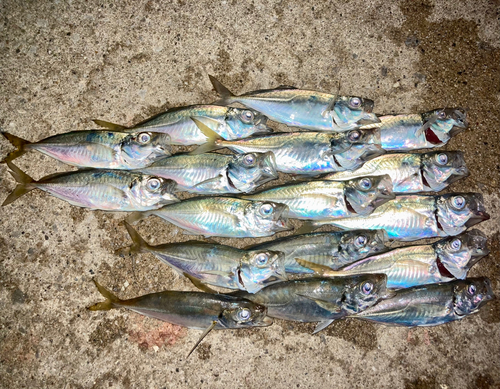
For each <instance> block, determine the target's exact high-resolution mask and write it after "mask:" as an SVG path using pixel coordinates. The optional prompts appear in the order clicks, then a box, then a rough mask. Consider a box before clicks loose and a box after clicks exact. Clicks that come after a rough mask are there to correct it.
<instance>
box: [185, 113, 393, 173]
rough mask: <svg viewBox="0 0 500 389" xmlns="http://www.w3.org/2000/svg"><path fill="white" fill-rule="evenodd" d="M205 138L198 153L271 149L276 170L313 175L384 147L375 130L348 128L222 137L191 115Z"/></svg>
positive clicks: (352, 164)
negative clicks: (342, 130)
mask: <svg viewBox="0 0 500 389" xmlns="http://www.w3.org/2000/svg"><path fill="white" fill-rule="evenodd" d="M193 121H194V122H195V123H196V124H197V125H198V127H199V128H200V130H201V131H202V132H203V133H204V134H205V135H206V136H207V137H208V141H207V142H206V143H205V144H204V145H202V146H200V147H198V148H197V149H196V150H194V151H193V152H192V153H193V154H202V153H206V152H208V151H213V150H217V149H220V148H225V147H227V148H229V149H231V150H232V151H234V152H235V153H252V152H254V153H255V152H257V153H265V152H269V151H271V152H273V153H274V156H275V159H276V169H277V170H278V171H279V172H283V173H291V174H297V175H305V176H315V175H319V174H324V173H332V172H336V171H342V170H346V169H355V168H358V167H360V166H361V165H362V164H363V163H364V162H365V161H367V160H369V159H372V158H375V157H377V156H379V155H381V154H383V153H384V152H385V151H383V150H382V148H381V146H380V140H379V138H378V136H377V133H378V131H373V130H366V131H360V130H352V131H348V132H342V133H337V132H331V133H328V132H304V131H303V132H280V133H273V134H267V135H256V136H253V137H249V138H245V139H239V140H232V141H228V140H224V139H222V138H221V137H219V136H218V135H217V134H215V133H214V132H213V131H211V130H210V128H208V127H207V126H205V125H204V124H203V123H201V122H200V121H198V120H197V119H195V118H193Z"/></svg>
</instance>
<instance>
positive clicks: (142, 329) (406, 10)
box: [0, 0, 500, 389]
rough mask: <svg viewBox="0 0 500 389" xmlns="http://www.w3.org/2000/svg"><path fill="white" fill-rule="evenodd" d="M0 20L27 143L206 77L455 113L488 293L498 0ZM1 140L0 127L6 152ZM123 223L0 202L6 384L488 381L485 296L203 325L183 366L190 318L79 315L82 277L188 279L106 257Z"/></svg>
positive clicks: (131, 282) (133, 282)
mask: <svg viewBox="0 0 500 389" xmlns="http://www.w3.org/2000/svg"><path fill="white" fill-rule="evenodd" d="M0 20H1V23H0V54H1V56H0V88H1V89H0V91H1V93H0V99H1V100H0V128H1V129H2V130H3V131H9V132H11V133H14V134H15V135H17V136H21V137H23V138H27V139H29V140H33V141H34V140H39V139H42V138H45V137H47V136H50V135H54V134H59V133H63V132H67V131H70V130H84V129H90V128H92V127H93V126H92V122H91V119H93V118H101V119H104V120H108V121H111V122H117V123H122V124H126V125H131V124H133V123H136V122H139V121H141V120H143V119H146V118H147V117H149V116H152V115H154V114H156V113H159V112H161V111H164V110H165V109H166V108H168V107H173V106H180V105H186V104H193V103H204V102H211V101H214V100H215V99H216V94H215V92H214V91H213V90H212V88H211V85H210V82H209V80H208V76H207V75H208V74H213V75H215V76H217V77H218V78H219V79H220V80H221V81H222V82H223V83H224V84H225V85H227V86H228V87H229V88H230V89H231V90H234V91H235V92H236V93H238V92H245V91H249V90H254V89H259V88H269V87H274V86H278V85H281V84H288V85H290V84H291V85H296V86H300V87H305V88H311V89H319V90H323V91H332V92H336V91H337V90H339V88H340V91H341V93H343V94H357V95H361V96H366V97H369V98H372V99H374V100H375V102H376V112H378V113H397V112H419V111H426V110H429V109H432V108H435V107H442V106H462V107H466V108H468V109H469V116H470V122H471V128H470V129H469V130H468V131H466V132H465V133H462V134H460V135H459V136H458V137H457V138H455V139H453V140H452V141H451V142H450V144H449V145H448V146H447V149H449V150H452V149H460V150H463V151H464V152H465V156H466V161H467V163H468V166H469V168H470V170H471V172H472V174H471V176H470V177H469V178H467V179H466V180H464V181H463V182H459V183H457V184H455V185H454V186H453V188H452V189H453V190H469V191H479V192H482V193H484V195H485V199H486V202H487V207H488V211H489V212H490V213H491V214H492V219H491V220H489V221H488V222H485V223H483V224H482V225H481V226H480V229H481V230H483V231H484V232H486V233H487V235H488V236H489V238H490V241H489V243H490V246H491V249H492V252H491V254H490V256H489V257H487V258H485V259H483V260H482V261H481V262H480V263H479V264H478V265H477V266H476V267H475V268H474V269H473V270H472V272H471V273H472V275H485V276H488V277H490V278H491V279H492V283H493V287H494V290H495V292H496V293H497V295H498V294H500V282H499V276H500V265H499V263H500V262H499V255H500V247H499V235H500V226H499V220H500V209H499V201H498V198H499V185H500V162H499V154H500V151H499V150H500V145H499V143H500V142H499V122H500V117H499V116H500V115H499V108H500V102H499V98H500V94H499V93H500V92H499V85H500V69H499V67H500V65H499V64H500V38H499V37H500V27H499V26H500V24H499V3H498V2H495V1H486V0H481V1H474V2H471V1H465V0H464V1H436V2H432V1H412V0H408V1H402V2H391V1H380V0H368V1H349V2H343V1H337V2H330V1H318V2H302V1H298V0H290V1H257V0H256V1H237V0H233V1H220V2H215V1H214V2H212V1H197V2H190V1H183V0H179V1H172V2H169V1H164V2H158V1H154V0H150V1H143V0H139V1H132V0H125V1H97V0H90V1H81V0H80V1H54V2H48V1H25V2H19V1H15V0H3V1H2V2H0ZM339 85H340V86H339ZM273 125H274V124H273ZM274 126H275V128H279V129H284V127H283V126H278V125H274ZM11 149H12V148H11V146H10V145H9V144H8V143H7V142H5V141H4V140H2V141H0V156H1V157H3V156H5V154H6V153H7V152H8V151H10V150H11ZM18 165H19V166H20V167H21V168H22V169H23V170H26V171H27V172H28V173H29V174H30V175H32V176H33V177H35V178H40V177H42V176H44V175H46V174H50V173H53V172H56V171H64V170H68V168H67V167H66V166H65V165H63V164H61V163H58V162H55V161H53V160H51V159H49V158H48V157H44V156H42V155H41V154H39V153H35V152H32V153H29V154H27V155H26V156H24V157H22V158H21V159H19V160H18ZM0 182H1V184H0V199H1V200H2V201H3V199H4V198H5V197H6V196H7V194H8V193H9V192H10V191H11V190H12V189H13V188H14V187H15V183H14V180H13V179H12V177H10V175H9V174H8V172H7V168H6V166H5V165H1V166H0ZM273 184H274V183H273ZM123 218H124V215H123V214H119V213H115V214H112V213H105V212H91V211H88V210H84V209H79V208H75V207H72V206H70V205H69V204H67V203H65V202H63V201H60V200H58V199H56V198H54V197H51V196H49V195H47V194H45V193H43V192H40V191H34V192H31V193H29V194H28V195H26V196H24V197H23V198H21V199H19V200H18V201H16V202H15V203H13V204H11V205H9V206H8V207H5V208H2V209H0V231H1V234H0V386H1V387H3V388H21V387H31V388H33V387H58V388H102V387H114V388H130V387H134V388H170V387H214V388H215V387H224V388H233V387H238V388H240V387H248V388H254V387H262V388H271V387H275V388H282V387H283V388H284V387H300V388H304V387H310V388H313V387H314V388H318V387H339V388H340V387H342V388H343V387H346V388H347V387H349V388H353V387H368V386H370V387H373V388H395V387H398V388H403V387H404V388H440V389H444V388H488V387H491V388H493V387H500V304H499V302H498V300H497V301H494V302H492V303H490V304H489V305H487V306H486V307H485V308H484V309H483V310H482V311H481V312H480V313H479V314H477V315H474V316H472V317H468V318H466V319H465V320H462V321H460V322H455V323H451V324H448V325H443V326H439V327H433V328H415V329H407V328H395V327H384V326H381V325H375V324H370V323H366V322H358V321H356V320H346V321H339V322H338V323H335V324H333V325H332V326H331V327H330V328H328V329H327V330H326V331H324V332H322V333H320V334H318V335H315V336H312V335H310V332H311V330H312V328H313V326H312V325H303V324H298V323H292V322H284V321H279V320H277V321H276V323H275V325H273V326H271V327H268V328H264V329H255V330H243V331H219V332H213V333H211V334H210V335H209V336H208V337H207V338H206V340H205V341H204V342H203V343H202V345H201V347H199V348H198V349H197V351H196V352H195V353H194V354H193V355H192V356H191V357H190V358H189V359H188V360H186V353H187V352H188V350H189V349H190V348H191V347H192V345H193V344H194V342H195V341H196V339H197V338H198V336H199V335H200V331H195V330H186V329H183V328H180V327H177V326H173V325H170V324H164V323H162V322H159V321H155V320H153V319H147V318H144V317H142V316H139V315H137V314H134V313H132V312H128V311H124V310H115V311H109V312H89V311H87V310H86V307H87V306H89V305H91V304H93V303H95V302H97V301H100V300H101V296H100V295H99V293H98V292H97V290H96V289H95V287H94V285H93V283H92V282H91V279H92V277H96V278H97V279H98V280H99V281H100V282H101V283H102V284H103V285H105V286H107V287H109V288H112V289H113V290H114V291H115V292H116V293H117V294H118V295H119V296H120V297H123V298H129V297H133V296H137V295H141V294H145V293H150V292H153V291H161V290H165V289H178V290H189V289H192V286H190V284H189V283H188V282H186V281H184V280H182V279H181V278H179V276H177V275H175V274H174V273H173V272H172V271H171V270H170V269H169V268H168V267H167V266H164V265H162V264H161V263H160V262H159V261H157V260H156V259H155V258H154V257H153V256H152V255H146V254H141V255H138V256H136V258H137V262H138V263H137V265H136V267H135V270H134V269H133V268H132V261H131V260H130V258H127V257H120V256H117V255H115V254H114V250H115V249H117V248H120V247H122V246H125V245H127V244H129V239H128V236H127V233H126V231H125V229H124V227H123V226H122V225H120V221H121V220H122V219H123ZM138 229H139V231H140V233H141V234H143V235H144V237H145V238H146V239H148V240H149V241H150V242H153V243H160V242H168V241H174V240H177V241H181V240H188V239H190V238H191V237H189V236H186V235H184V234H182V232H181V231H180V230H179V229H177V228H174V227H172V226H171V225H168V224H166V223H162V222H161V221H160V220H159V219H156V218H149V219H147V220H146V221H144V222H141V223H140V224H139V225H138ZM216 240H218V241H220V242H224V243H228V244H232V245H235V246H238V247H243V246H246V245H248V244H249V243H252V242H253V241H252V240H249V239H245V240H234V239H232V240H231V239H216ZM254 241H256V240H254Z"/></svg>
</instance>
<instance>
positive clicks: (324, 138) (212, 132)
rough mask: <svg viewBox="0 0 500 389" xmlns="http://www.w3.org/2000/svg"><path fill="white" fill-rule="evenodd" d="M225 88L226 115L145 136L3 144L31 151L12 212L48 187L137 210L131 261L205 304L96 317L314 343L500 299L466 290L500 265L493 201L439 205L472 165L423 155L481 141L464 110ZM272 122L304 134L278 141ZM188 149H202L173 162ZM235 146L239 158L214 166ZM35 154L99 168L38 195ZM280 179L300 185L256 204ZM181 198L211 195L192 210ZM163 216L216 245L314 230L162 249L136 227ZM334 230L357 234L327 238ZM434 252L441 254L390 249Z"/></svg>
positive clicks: (183, 118) (74, 200) (202, 116)
mask: <svg viewBox="0 0 500 389" xmlns="http://www.w3.org/2000/svg"><path fill="white" fill-rule="evenodd" d="M211 80H212V83H213V85H214V87H215V89H216V90H217V92H218V93H219V95H220V96H221V100H220V101H218V102H216V104H217V105H194V106H188V107H181V108H175V109H170V110H168V111H167V112H165V113H162V114H160V115H158V116H156V117H154V118H152V119H149V120H146V121H145V122H142V123H140V124H137V125H135V126H133V127H131V128H127V127H124V126H120V125H116V124H112V123H107V122H104V121H95V122H96V123H97V124H98V125H100V126H101V127H104V128H105V129H104V130H90V131H76V132H69V133H66V134H62V135H56V136H52V137H49V138H46V139H43V140H41V141H39V142H36V143H30V142H28V141H26V140H23V139H21V138H18V137H16V136H14V135H11V134H8V133H3V135H4V136H5V137H6V138H7V139H8V140H9V141H10V142H11V143H12V144H13V145H14V146H16V150H15V151H14V152H12V153H11V154H9V155H8V156H7V157H6V159H5V162H6V163H7V164H8V166H9V167H10V169H11V174H12V175H13V176H14V178H15V179H16V180H17V182H18V186H17V187H16V188H15V189H14V191H13V192H12V193H11V194H10V195H9V196H8V198H7V199H6V200H5V202H4V205H6V204H10V203H11V202H13V201H14V200H16V199H17V198H19V197H20V196H22V195H24V194H25V193H27V192H29V191H30V190H32V189H41V190H43V191H46V192H48V193H50V194H51V195H53V196H56V197H57V198H60V199H63V200H65V201H67V202H69V203H71V204H73V205H76V206H80V207H86V208H90V209H100V210H112V211H133V213H132V214H131V215H130V216H129V217H128V223H127V222H125V225H126V228H127V230H128V232H129V234H130V236H131V238H132V240H133V245H132V246H131V251H132V252H151V253H153V254H154V255H155V256H156V257H157V258H158V259H159V260H160V261H162V262H163V263H165V264H167V265H169V266H170V267H172V268H173V269H174V270H176V271H177V272H179V273H181V274H182V275H184V276H186V277H188V278H189V279H190V280H191V281H192V282H193V283H194V284H195V285H196V286H197V287H198V288H199V289H201V290H203V292H181V291H165V292H160V293H153V294H148V295H145V296H141V297H137V298H134V299H130V300H120V299H119V298H118V297H116V296H114V295H113V294H112V293H111V292H109V291H108V290H106V289H105V288H103V287H102V286H100V285H99V284H98V283H97V282H96V285H97V287H98V289H99V291H100V292H101V293H102V295H103V296H104V297H106V301H104V302H101V303H98V304H96V305H93V306H92V307H90V309H91V310H108V309H111V308H118V307H125V308H127V309H130V310H132V311H135V312H138V313H140V314H143V315H147V316H150V317H154V318H157V319H160V320H165V321H167V322H170V323H174V324H178V325H182V326H186V327H189V328H196V329H201V330H205V331H204V333H203V335H202V336H201V338H200V340H199V341H198V343H199V342H200V341H201V340H202V339H203V337H204V336H205V335H206V334H208V332H210V330H212V329H228V328H248V327H259V326H268V325H270V324H272V322H273V320H272V319H273V318H279V319H284V320H295V321H301V322H319V324H318V326H317V327H316V330H315V332H318V331H320V330H322V329H324V328H325V327H327V326H328V325H329V324H330V323H332V322H333V321H334V320H337V319H340V318H343V317H346V316H352V317H354V318H359V319H364V320H371V321H375V322H380V323H385V324H394V325H403V326H431V325H437V324H442V323H446V322H450V321H453V320H458V319H462V318H464V317H465V316H467V315H469V314H472V313H475V312H477V311H478V310H479V308H480V307H481V306H482V305H484V303H486V302H487V301H489V300H491V299H492V298H493V293H492V288H491V285H490V281H489V280H488V279H487V278H484V277H481V278H466V276H467V272H468V270H469V269H470V268H471V267H472V266H473V265H474V264H475V263H476V262H478V261H479V259H481V258H482V257H484V256H485V255H487V254H488V253H489V251H488V249H487V246H486V237H485V235H484V234H483V233H481V232H480V231H478V230H474V229H473V230H467V229H468V228H469V227H471V226H473V225H475V224H477V223H479V222H481V221H483V220H487V219H488V218H489V216H488V214H487V213H486V211H485V209H484V205H483V199H482V196H481V194H478V193H450V194H427V193H428V192H438V191H441V190H443V189H445V188H447V187H448V185H450V184H451V183H453V182H455V181H456V180H458V179H460V178H463V177H466V176H467V175H468V170H467V167H466V165H465V162H464V157H463V154H462V153H461V152H460V151H429V152H425V153H415V152H414V150H417V149H432V148H435V147H439V146H442V145H444V144H446V143H447V142H448V141H449V140H450V139H451V138H452V137H453V136H455V135H456V134H458V133H459V132H461V131H463V130H464V129H465V128H467V125H468V124H467V121H466V113H465V112H464V111H463V110H460V109H452V108H445V109H436V110H433V111H430V112H426V113H423V114H402V115H390V116H380V117H379V116H377V115H375V114H374V113H373V112H372V111H373V106H374V103H373V101H371V100H368V99H364V98H360V97H355V96H336V95H332V94H326V93H320V92H316V91H310V90H301V89H296V88H293V87H279V88H277V89H272V90H258V91H254V92H249V93H246V94H243V95H240V96H235V95H233V94H232V93H231V92H230V91H229V90H228V89H226V88H225V87H224V86H223V85H222V84H221V83H219V82H218V81H217V80H216V79H214V78H213V77H211ZM233 103H239V104H241V105H243V106H245V108H234V107H228V105H230V104H233ZM268 118H269V119H272V120H274V121H276V122H279V123H284V124H286V125H288V126H290V127H296V128H298V129H300V130H294V132H272V130H271V129H270V128H269V127H268V126H267V124H266V122H267V120H268ZM176 145H182V146H191V145H198V146H199V147H198V148H197V149H195V150H193V151H192V152H190V153H178V154H173V155H172V154H171V153H172V146H176ZM224 148H226V149H229V150H231V151H232V152H234V154H228V153H225V154H220V153H216V152H213V151H214V150H217V149H224ZM30 150H37V151H39V152H41V153H43V154H46V155H48V156H50V157H53V158H55V159H58V160H59V161H62V162H65V163H67V164H69V165H73V166H76V167H78V168H84V169H80V170H77V171H71V172H65V173H58V174H52V175H49V176H47V177H44V178H42V179H41V180H38V181H35V180H33V179H32V178H31V177H29V176H28V175H27V174H26V173H24V172H23V171H21V170H20V169H19V168H18V167H16V166H15V165H14V164H13V163H12V161H13V160H14V159H15V158H17V157H19V156H21V155H22V154H24V153H26V152H28V151H30ZM278 172H279V173H287V174H288V176H282V177H287V178H288V179H291V180H292V181H293V182H292V183H288V184H286V185H281V186H277V187H271V188H268V189H265V190H262V191H260V192H257V193H253V192H254V190H255V189H256V188H257V187H259V186H261V185H262V184H265V183H267V182H269V181H271V180H274V179H277V178H278ZM318 176H320V177H319V178H318ZM177 191H186V192H189V193H193V194H198V195H202V196H195V197H191V198H188V199H186V200H183V201H180V200H179V198H178V197H177V195H176V192H177ZM149 215H156V216H159V217H160V218H162V219H164V220H166V221H168V222H169V223H172V224H174V225H176V226H178V227H180V228H182V229H184V230H185V231H186V232H187V233H189V234H193V235H203V236H205V237H214V236H216V237H232V238H245V237H269V236H272V235H274V234H275V233H277V232H280V231H287V230H290V229H291V227H290V221H289V219H299V220H302V221H303V225H302V227H301V228H300V229H299V231H297V233H296V234H295V235H288V236H285V237H281V238H280V239H276V240H271V241H266V242H263V243H259V244H257V245H254V246H252V247H247V248H245V249H239V248H234V247H230V246H225V245H222V244H217V243H213V242H212V241H188V242H182V243H167V244H162V245H159V246H152V245H150V244H148V243H147V242H145V241H144V240H143V239H142V238H141V236H140V235H139V234H138V233H137V232H136V231H135V230H134V229H133V228H132V226H131V225H130V224H131V223H134V222H136V221H138V220H140V219H142V218H144V217H147V216H149ZM322 225H331V226H335V227H338V228H339V229H341V230H342V231H336V232H312V231H313V230H314V229H315V228H316V227H319V226H322ZM423 238H441V240H438V241H436V242H434V243H431V244H420V245H411V246H403V247H397V248H393V249H390V247H389V240H392V241H402V242H407V241H416V240H418V239H423ZM208 285H211V286H215V287H221V288H226V289H233V290H235V291H234V292H231V293H220V292H217V291H215V290H213V289H211V288H210V287H209V286H208ZM198 343H197V344H196V345H198ZM196 345H195V347H196ZM195 347H193V349H192V350H194V348H195ZM192 350H191V352H192Z"/></svg>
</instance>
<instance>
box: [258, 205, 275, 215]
mask: <svg viewBox="0 0 500 389" xmlns="http://www.w3.org/2000/svg"><path fill="white" fill-rule="evenodd" d="M259 211H260V214H261V215H262V216H269V215H272V213H273V211H274V207H273V206H272V205H271V204H262V206H261V207H260V210H259Z"/></svg>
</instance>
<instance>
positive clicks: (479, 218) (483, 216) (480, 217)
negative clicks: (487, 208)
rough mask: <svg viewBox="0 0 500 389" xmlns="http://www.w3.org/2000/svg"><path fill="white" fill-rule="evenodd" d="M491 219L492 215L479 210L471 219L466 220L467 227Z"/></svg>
mask: <svg viewBox="0 0 500 389" xmlns="http://www.w3.org/2000/svg"><path fill="white" fill-rule="evenodd" d="M489 219H490V215H489V214H488V213H486V212H483V211H477V212H476V213H474V215H472V216H471V217H470V218H469V220H467V221H466V222H465V224H464V225H465V227H467V228H469V227H472V226H475V225H476V224H478V223H481V222H484V221H486V220H489Z"/></svg>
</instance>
